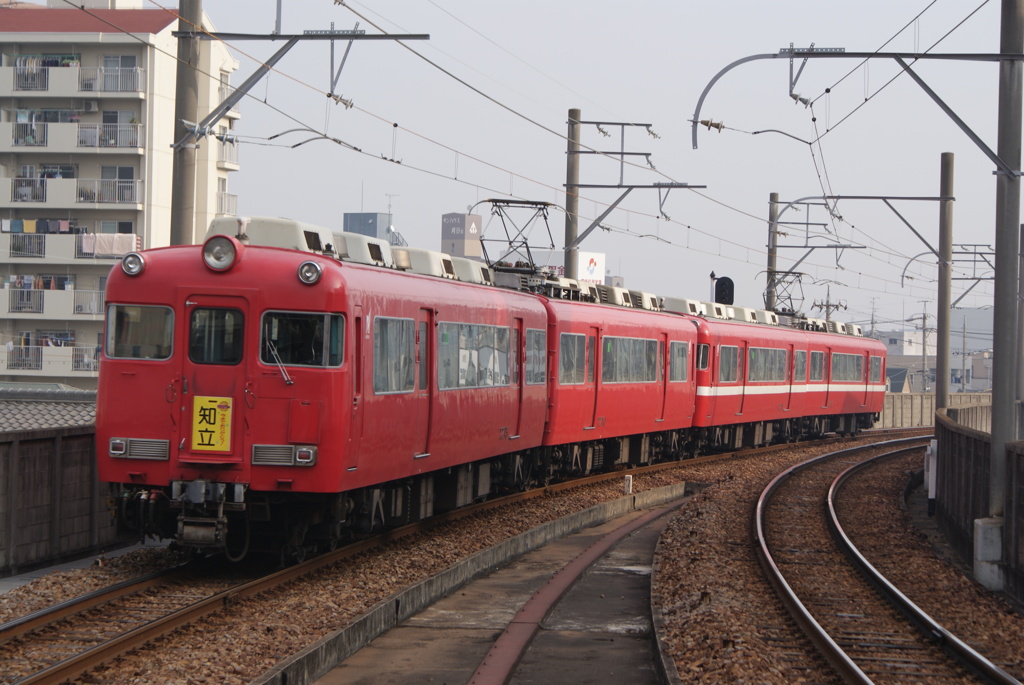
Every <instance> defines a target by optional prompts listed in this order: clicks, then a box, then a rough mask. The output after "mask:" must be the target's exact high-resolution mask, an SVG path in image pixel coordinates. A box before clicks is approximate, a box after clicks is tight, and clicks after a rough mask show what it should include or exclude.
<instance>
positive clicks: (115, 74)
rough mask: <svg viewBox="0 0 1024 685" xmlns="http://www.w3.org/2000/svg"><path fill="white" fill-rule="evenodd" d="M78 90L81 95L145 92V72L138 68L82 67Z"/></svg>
mask: <svg viewBox="0 0 1024 685" xmlns="http://www.w3.org/2000/svg"><path fill="white" fill-rule="evenodd" d="M79 71H80V73H79V80H78V89H79V90H80V91H82V92H83V93H94V92H101V93H104V92H105V93H137V92H141V91H144V90H146V72H145V70H144V69H140V68H138V67H134V68H122V67H114V68H107V67H82V68H81V69H80V70H79Z"/></svg>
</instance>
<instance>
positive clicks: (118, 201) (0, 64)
mask: <svg viewBox="0 0 1024 685" xmlns="http://www.w3.org/2000/svg"><path fill="white" fill-rule="evenodd" d="M76 4H82V3H81V0H76ZM84 4H85V9H79V8H72V7H71V6H69V5H68V4H67V3H65V2H61V1H60V0H49V4H48V5H46V6H44V5H38V4H28V3H18V4H11V5H3V6H0V281H2V282H3V288H4V292H3V293H2V297H0V344H2V345H3V351H2V352H0V380H6V381H49V382H59V383H66V384H68V385H71V386H75V387H78V388H84V389H92V388H95V385H96V375H97V367H98V358H97V351H98V349H99V346H100V345H101V343H102V339H103V331H102V326H103V323H102V322H103V293H104V290H105V287H106V276H107V273H108V272H109V271H110V268H111V267H112V266H113V265H115V264H116V263H117V261H118V259H119V257H120V256H121V255H123V254H124V253H126V252H129V251H131V250H135V249H139V248H150V247H160V246H164V245H167V244H168V243H169V240H170V212H171V207H170V205H171V177H172V162H173V160H172V151H171V144H172V143H174V103H175V81H176V72H177V60H176V54H177V39H175V38H174V37H173V36H172V35H171V33H172V32H173V31H174V30H176V28H177V26H176V22H175V21H174V19H173V17H172V15H170V14H169V13H167V12H164V11H163V10H159V9H141V6H142V2H141V0H107V1H103V2H99V1H96V0H85V2H84ZM207 26H208V28H211V29H212V28H213V27H212V26H210V25H209V22H207ZM199 50H200V60H199V74H198V78H199V98H198V108H199V112H201V113H203V112H208V111H210V109H211V108H212V107H214V106H215V105H216V104H218V103H219V102H220V101H221V100H222V99H223V95H224V90H225V89H226V88H228V79H229V76H230V74H231V72H233V71H234V70H235V69H237V68H238V65H237V63H236V62H235V61H234V60H233V58H232V57H231V56H230V54H229V53H228V52H227V50H226V48H224V47H223V45H222V44H221V43H219V42H217V41H199ZM238 116H239V114H238V112H237V111H233V112H231V113H229V114H228V116H227V117H226V118H225V119H223V120H221V122H220V123H219V124H218V131H219V132H220V133H222V134H224V135H223V138H224V139H225V140H228V141H230V140H231V137H230V131H231V128H232V126H233V125H234V122H235V121H236V120H237V119H238ZM237 169H238V156H237V152H236V146H235V145H234V144H232V143H231V142H222V140H218V139H217V138H208V139H206V140H204V141H202V142H201V143H200V145H199V150H198V153H197V173H196V207H197V215H196V222H195V226H196V229H195V230H196V233H197V235H196V236H193V242H195V241H196V240H198V239H200V238H201V237H202V236H203V235H204V234H205V230H206V226H207V225H208V224H209V222H210V220H211V219H212V218H213V217H214V216H217V215H221V214H234V213H235V211H236V208H235V203H234V196H232V195H230V194H229V193H228V192H227V191H228V175H229V173H230V172H231V171H236V170H237Z"/></svg>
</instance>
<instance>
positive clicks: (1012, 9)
mask: <svg viewBox="0 0 1024 685" xmlns="http://www.w3.org/2000/svg"><path fill="white" fill-rule="evenodd" d="M1022 50H1024V0H1002V12H1001V32H1000V40H999V51H1000V52H1001V53H1013V54H1019V53H1020V52H1022ZM1022 69H1024V65H1022V64H1021V63H1020V62H1018V61H1016V60H1003V61H1001V62H1000V63H999V106H998V115H999V119H998V143H997V151H998V155H999V157H1000V159H1002V160H1003V161H1004V162H1005V163H1006V164H1007V165H1008V166H1009V168H1010V169H1013V170H1018V171H1019V170H1020V149H1021V73H1022ZM995 244H996V245H995V246H996V254H995V307H994V309H993V313H992V315H993V326H992V328H993V331H992V376H993V378H992V455H991V461H990V468H989V506H988V510H989V516H990V517H993V518H1001V517H1002V516H1003V511H1004V507H1005V503H1006V443H1008V442H1011V441H1013V440H1014V439H1015V437H1016V436H1015V430H1014V428H1015V425H1014V424H1015V423H1016V422H1015V420H1014V413H1015V412H1014V399H1015V397H1016V388H1015V387H1014V386H1015V385H1016V380H1017V344H1016V339H1015V338H1016V336H1017V259H1018V257H1017V255H1018V253H1019V251H1020V179H1019V177H1018V176H1016V175H1012V174H1008V173H1005V172H1002V171H998V172H997V173H996V240H995Z"/></svg>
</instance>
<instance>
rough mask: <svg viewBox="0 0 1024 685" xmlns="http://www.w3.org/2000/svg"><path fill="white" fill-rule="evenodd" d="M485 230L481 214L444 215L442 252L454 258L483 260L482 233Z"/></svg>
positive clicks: (442, 220) (442, 218)
mask: <svg viewBox="0 0 1024 685" xmlns="http://www.w3.org/2000/svg"><path fill="white" fill-rule="evenodd" d="M482 230H483V223H482V219H481V217H480V215H479V214H458V213H453V214H443V215H442V216H441V252H445V253H447V254H450V255H452V256H453V257H469V258H470V259H483V246H482V245H481V244H480V233H481V231H482Z"/></svg>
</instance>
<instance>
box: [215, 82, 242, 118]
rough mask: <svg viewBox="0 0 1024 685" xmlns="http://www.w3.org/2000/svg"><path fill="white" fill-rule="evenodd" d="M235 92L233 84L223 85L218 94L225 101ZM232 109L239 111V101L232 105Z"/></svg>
mask: <svg viewBox="0 0 1024 685" xmlns="http://www.w3.org/2000/svg"><path fill="white" fill-rule="evenodd" d="M234 92H235V89H234V88H233V87H231V86H221V87H220V88H219V89H218V95H220V101H221V102H224V101H225V100H227V99H228V98H229V97H231V95H232V94H233V93H234ZM230 111H232V112H237V111H238V103H237V102H236V103H235V104H233V105H231V110H230Z"/></svg>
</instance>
